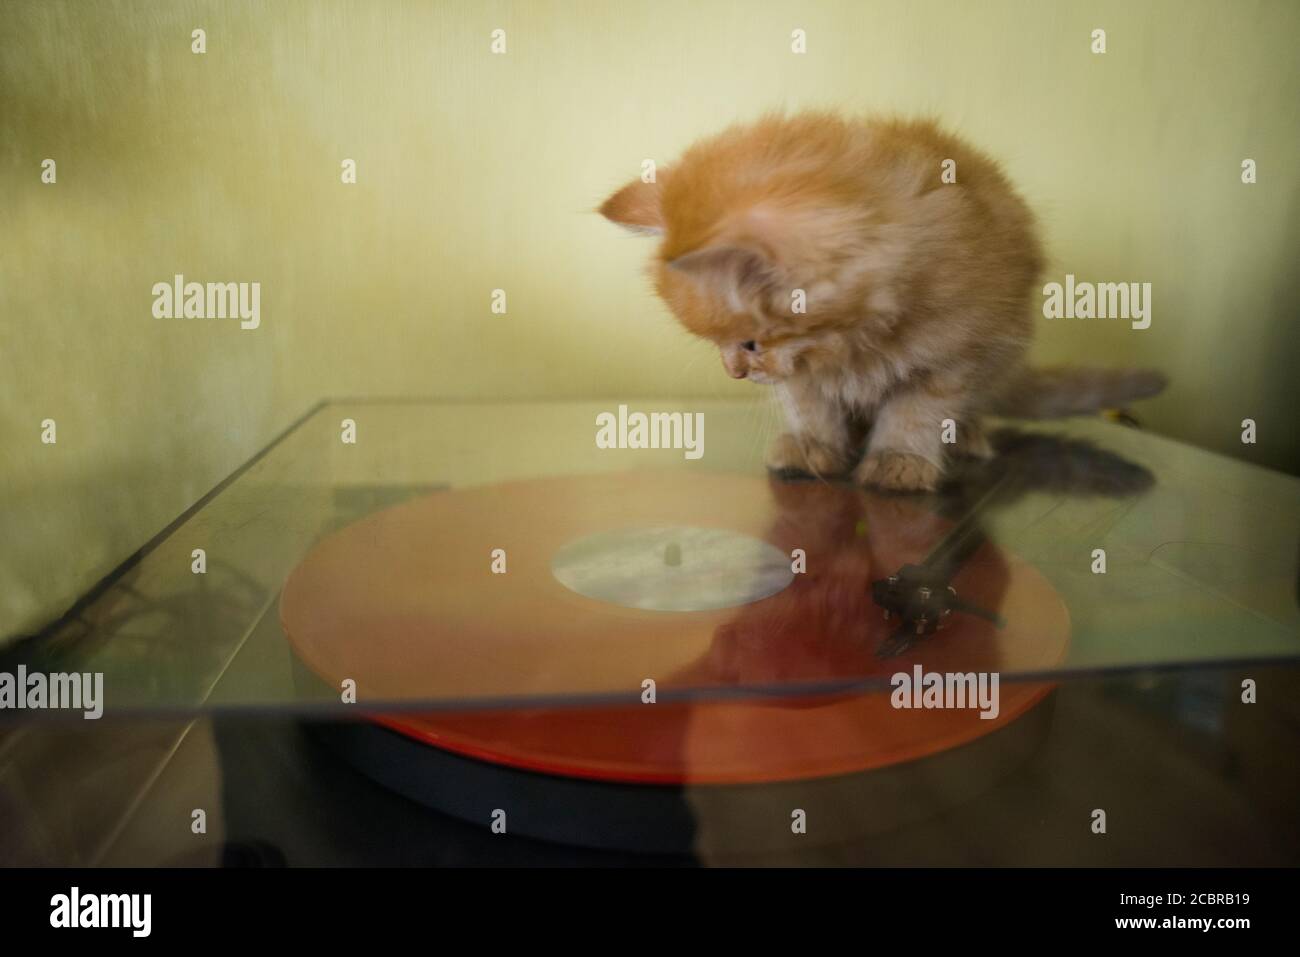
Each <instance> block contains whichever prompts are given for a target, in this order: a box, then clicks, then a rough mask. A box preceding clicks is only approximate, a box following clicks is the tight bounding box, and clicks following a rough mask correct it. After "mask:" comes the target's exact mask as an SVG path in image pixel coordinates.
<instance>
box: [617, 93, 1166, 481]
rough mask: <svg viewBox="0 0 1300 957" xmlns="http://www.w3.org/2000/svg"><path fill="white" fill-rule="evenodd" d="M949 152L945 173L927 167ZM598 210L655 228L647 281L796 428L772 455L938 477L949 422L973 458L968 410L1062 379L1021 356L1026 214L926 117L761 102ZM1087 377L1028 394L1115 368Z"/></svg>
mask: <svg viewBox="0 0 1300 957" xmlns="http://www.w3.org/2000/svg"><path fill="white" fill-rule="evenodd" d="M948 159H951V160H954V161H955V162H956V176H957V182H956V183H951V184H945V183H944V182H942V180H941V178H940V174H941V171H942V164H943V162H944V161H945V160H948ZM600 212H601V213H602V214H603V215H604V216H605V217H606V218H608V219H610V220H612V221H613V222H616V223H619V224H620V225H623V226H626V227H628V228H631V229H635V230H638V231H643V232H650V233H654V234H657V235H659V236H661V241H660V244H659V248H658V251H657V254H656V256H655V258H654V260H653V262H652V264H651V273H652V277H653V280H654V283H655V289H656V291H657V292H658V293H659V295H660V296H661V297H662V298H663V299H664V301H665V302H666V303H667V304H668V306H669V308H670V309H671V310H672V311H673V313H674V314H675V315H676V316H677V318H678V319H679V320H680V321H681V323H682V324H683V325H684V326H685V327H686V328H687V329H688V330H689V331H691V332H692V333H694V334H696V335H698V336H701V337H703V338H706V339H709V340H711V341H712V342H714V343H715V344H716V345H717V347H718V349H719V351H720V352H721V354H722V359H723V364H724V366H725V367H726V369H727V372H728V373H729V374H730V375H732V376H734V377H736V378H748V379H750V380H752V381H754V382H758V383H764V384H772V385H775V386H776V387H777V389H778V390H779V392H780V394H781V398H782V401H783V403H784V405H785V408H786V413H787V419H788V420H789V427H790V431H789V433H788V434H787V435H784V436H782V437H781V438H780V439H778V441H777V443H776V444H775V446H774V447H773V451H772V453H771V455H770V457H769V463H770V464H771V465H772V466H773V467H774V468H780V469H785V468H790V469H797V470H800V471H810V472H812V473H814V474H818V475H826V474H839V473H842V472H846V471H848V470H849V469H852V468H853V466H854V465H855V464H856V465H857V468H856V470H855V471H854V475H855V477H856V478H857V479H858V480H859V481H862V482H866V483H869V484H875V485H880V486H883V487H887V488H894V489H901V490H916V489H927V488H933V487H934V486H935V485H936V484H937V482H938V481H939V479H940V477H941V474H942V469H943V463H944V444H943V442H942V439H941V435H942V428H943V427H942V423H943V420H945V419H952V420H953V421H954V422H956V423H957V424H958V433H959V436H960V439H959V444H958V448H959V450H961V451H964V452H966V453H969V454H975V455H987V454H990V452H989V449H988V446H987V443H986V442H985V441H984V439H983V436H982V434H981V433H980V427H979V416H980V414H981V413H984V412H988V411H993V410H997V411H1006V407H1007V406H1008V404H1009V403H1021V402H1023V403H1025V404H1026V406H1029V405H1032V404H1033V403H1032V402H1031V401H1030V397H1029V396H1028V393H1027V392H1026V388H1025V387H1026V383H1030V384H1032V386H1033V387H1034V388H1035V389H1038V390H1039V391H1042V390H1046V391H1048V392H1051V391H1052V389H1053V388H1056V387H1054V386H1053V385H1052V383H1051V382H1049V381H1047V380H1046V379H1045V378H1044V377H1042V376H1041V375H1040V376H1038V377H1037V378H1034V377H1031V376H1029V375H1028V373H1027V371H1026V370H1024V368H1023V358H1024V354H1025V351H1026V349H1027V347H1028V345H1029V342H1030V340H1031V338H1032V334H1033V308H1034V304H1035V294H1036V293H1037V291H1038V289H1039V286H1038V283H1039V275H1040V273H1041V270H1042V267H1043V253H1042V249H1041V245H1040V243H1039V240H1038V235H1037V230H1036V228H1035V225H1034V220H1033V216H1032V214H1031V213H1030V211H1029V208H1028V207H1027V206H1026V205H1025V203H1024V201H1023V200H1021V198H1020V197H1019V196H1018V195H1017V194H1016V192H1015V190H1014V189H1013V188H1012V186H1011V184H1010V183H1009V182H1008V180H1007V178H1006V177H1005V176H1004V175H1003V174H1002V172H1001V170H1000V169H999V168H998V166H997V164H996V163H994V162H993V161H992V160H991V159H989V158H988V157H987V156H985V155H984V154H983V153H981V152H979V151H978V150H976V149H974V148H972V147H970V146H969V145H967V144H966V143H964V142H962V141H961V140H960V139H958V138H956V137H954V136H951V135H949V134H947V133H945V132H943V131H942V130H940V129H939V128H938V127H937V126H936V125H935V124H933V123H930V122H925V121H902V120H876V119H870V120H864V121H848V120H844V119H841V118H839V117H837V116H835V115H832V114H828V113H805V114H800V115H797V116H792V117H786V116H781V115H771V116H767V117H764V118H763V119H761V120H759V121H758V122H756V123H752V124H748V125H741V126H735V127H732V128H730V129H727V130H725V131H723V132H722V133H719V134H717V135H716V136H713V137H710V138H708V139H705V140H703V141H701V142H699V143H697V144H695V145H694V146H692V147H691V148H690V149H688V150H687V151H686V153H685V154H684V155H683V156H682V157H681V159H680V160H679V161H678V162H677V163H676V164H673V165H672V166H671V167H669V168H668V169H667V170H661V171H660V173H659V177H658V182H656V183H643V182H641V181H639V180H637V181H634V182H633V183H631V184H629V185H628V186H625V187H624V188H623V189H621V190H619V191H618V192H617V193H615V194H614V195H613V196H611V197H610V198H609V199H608V200H606V201H605V203H604V204H603V205H602V206H601V208H600ZM801 298H802V306H803V308H802V310H801V309H800V308H798V307H799V305H800V300H801ZM1088 376H1089V374H1088V373H1082V372H1080V373H1075V374H1073V376H1072V377H1067V378H1066V379H1065V380H1062V381H1063V383H1064V387H1065V388H1067V389H1075V388H1080V387H1084V386H1086V384H1087V383H1088V382H1090V381H1093V382H1098V383H1100V385H1099V386H1098V388H1096V389H1094V390H1093V391H1094V392H1096V393H1097V394H1096V395H1092V396H1090V397H1089V398H1088V399H1087V400H1086V401H1085V400H1083V399H1078V400H1076V401H1074V402H1070V401H1062V402H1056V403H1055V404H1054V403H1052V402H1050V401H1048V402H1044V403H1039V404H1038V406H1037V407H1039V408H1044V409H1051V408H1054V407H1057V406H1060V407H1061V408H1065V409H1068V410H1070V411H1080V410H1081V407H1083V406H1085V405H1087V404H1089V403H1092V405H1091V407H1092V408H1097V407H1100V406H1099V405H1098V404H1096V403H1101V404H1104V403H1105V401H1106V399H1107V398H1108V396H1109V394H1110V392H1108V389H1107V386H1108V385H1119V384H1120V380H1119V379H1118V378H1115V377H1113V376H1112V377H1110V378H1105V377H1104V376H1103V378H1102V379H1095V377H1094V379H1092V380H1090V379H1088ZM1057 391H1059V388H1057ZM1083 391H1085V392H1086V391H1088V390H1087V388H1083ZM1110 391H1113V390H1110ZM1121 391H1122V390H1121ZM1146 394H1150V393H1149V392H1148V393H1146ZM1125 397H1128V396H1125ZM863 421H869V422H871V423H872V425H871V429H870V438H869V440H868V443H867V446H866V449H865V454H862V450H860V449H859V448H857V439H858V438H860V433H861V429H859V428H856V427H855V424H856V423H860V422H863ZM859 459H860V461H859Z"/></svg>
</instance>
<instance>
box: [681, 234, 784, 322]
mask: <svg viewBox="0 0 1300 957" xmlns="http://www.w3.org/2000/svg"><path fill="white" fill-rule="evenodd" d="M667 264H668V266H669V268H671V269H676V270H678V271H680V272H683V273H686V274H687V275H688V276H690V277H691V278H692V279H694V280H695V281H696V282H697V283H699V284H700V285H701V286H703V287H705V288H706V289H708V290H709V291H710V292H712V293H714V294H716V295H720V296H723V297H724V298H725V299H726V300H727V301H728V302H729V303H730V304H731V306H732V308H733V309H736V310H740V309H743V308H744V306H743V303H744V302H745V301H746V300H747V299H749V298H750V297H752V296H755V295H758V294H759V293H761V292H762V291H763V290H764V289H766V288H767V287H768V286H770V285H771V284H772V283H773V282H774V281H775V279H776V270H775V268H774V267H773V265H772V262H771V260H770V259H769V258H768V257H767V256H766V255H764V254H763V253H762V252H760V251H759V250H758V249H757V248H755V247H753V246H750V245H748V244H731V243H726V244H721V245H710V246H705V247H703V248H701V249H695V250H692V251H691V252H688V253H683V254H682V255H680V256H675V257H674V258H672V259H669V260H668V263H667Z"/></svg>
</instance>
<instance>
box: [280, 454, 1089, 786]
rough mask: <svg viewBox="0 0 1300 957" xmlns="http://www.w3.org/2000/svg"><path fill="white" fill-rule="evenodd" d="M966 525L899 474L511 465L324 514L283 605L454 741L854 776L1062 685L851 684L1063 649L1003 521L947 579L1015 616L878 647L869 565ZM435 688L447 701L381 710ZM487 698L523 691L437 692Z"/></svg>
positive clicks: (372, 713)
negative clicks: (559, 474)
mask: <svg viewBox="0 0 1300 957" xmlns="http://www.w3.org/2000/svg"><path fill="white" fill-rule="evenodd" d="M951 527H952V526H951V523H949V522H948V521H947V520H945V519H943V518H941V517H939V516H937V515H934V514H932V513H930V512H927V511H925V510H924V509H922V508H920V507H919V506H918V505H916V504H914V503H913V502H911V501H909V500H908V499H907V498H905V497H898V496H878V495H873V494H870V493H868V492H865V491H863V490H860V489H856V488H852V487H849V486H845V485H833V484H828V483H822V482H783V481H780V480H777V479H775V478H772V479H764V478H757V477H751V476H744V475H732V474H712V473H698V472H689V473H688V472H636V473H625V474H614V475H584V476H578V477H566V478H554V479H540V480H529V481H520V482H508V483H502V484H499V485H491V486H483V487H477V488H467V489H461V490H455V491H447V492H438V493H434V494H430V495H427V496H425V497H422V498H419V499H417V500H413V501H410V502H407V503H405V504H402V505H398V506H395V507H393V508H389V509H386V510H384V511H381V512H378V513H376V514H374V515H371V516H369V517H367V518H366V519H364V520H362V521H359V522H357V523H356V524H354V525H351V526H349V527H347V528H345V529H343V530H341V531H339V532H337V533H335V534H333V535H331V536H329V537H327V538H326V539H325V540H323V541H322V542H321V543H320V544H319V545H317V546H316V547H315V548H314V549H313V550H312V551H311V552H310V553H309V554H308V556H307V557H306V558H305V559H304V560H303V562H302V563H301V564H300V565H299V566H298V567H297V568H296V569H295V570H294V572H293V573H292V574H291V575H290V577H289V579H288V581H287V582H286V584H285V587H284V591H283V595H282V597H281V606H280V609H281V620H282V623H283V625H284V630H285V633H286V635H287V636H288V640H289V643H290V645H291V647H292V649H293V651H294V653H295V654H296V656H297V657H298V658H299V659H300V661H301V662H302V663H303V664H304V665H305V666H306V667H307V669H308V670H309V671H310V672H312V673H314V674H315V676H317V677H318V678H320V679H321V680H322V681H323V682H324V683H325V684H327V685H329V686H330V687H333V688H339V687H340V685H341V683H342V682H343V681H344V680H345V679H349V678H350V679H352V680H353V681H355V682H356V691H357V696H358V705H357V707H358V708H359V709H362V710H364V711H365V712H366V714H367V717H368V719H369V720H371V721H374V722H377V723H380V724H382V725H384V726H386V727H388V728H391V729H393V730H395V731H397V732H399V733H401V734H403V735H405V736H407V737H408V738H412V739H415V740H418V741H420V742H423V743H426V744H428V745H431V746H433V747H436V748H440V749H444V750H446V751H450V752H454V753H456V754H461V755H465V756H469V757H473V758H476V759H480V760H482V761H487V762H492V763H494V764H499V765H503V766H507V767H512V768H520V769H526V770H532V771H540V772H546V773H549V774H554V775H562V776H566V777H571V778H582V779H595V780H601V781H617V782H633V783H643V784H679V783H695V784H738V783H759V782H771V781H786V780H798V779H807V778H816V777H824V776H828V775H838V774H846V773H851V772H860V771H867V770H871V769H873V768H879V767H884V766H887V765H893V764H896V763H899V762H904V761H909V760H914V759H917V758H921V757H924V756H926V755H930V754H934V753H936V752H939V751H943V750H945V749H949V748H953V747H956V746H958V745H961V744H965V743H967V742H970V741H973V740H975V739H977V738H979V737H981V736H983V735H986V734H988V733H990V732H992V731H995V730H997V729H998V728H1000V727H1003V726H1004V725H1006V724H1007V723H1008V722H1010V721H1014V720H1015V718H1016V717H1017V716H1019V715H1021V714H1023V713H1024V712H1025V711H1026V710H1027V709H1029V708H1031V707H1032V706H1033V705H1034V704H1035V703H1036V702H1038V701H1039V700H1040V699H1041V698H1042V697H1043V696H1044V695H1045V694H1047V692H1048V691H1049V690H1050V685H1045V684H1042V683H1020V682H1014V681H1010V680H1006V681H1000V682H999V685H998V695H997V698H998V700H997V708H996V716H988V717H983V716H981V714H982V711H983V713H984V714H988V713H989V712H990V710H991V709H989V708H984V709H982V711H981V709H979V708H975V707H966V708H947V709H927V708H908V709H903V708H898V707H895V702H894V701H892V700H891V692H890V691H889V690H883V691H869V692H863V691H860V690H850V689H849V686H850V685H853V684H855V683H858V684H860V683H863V682H866V681H869V680H873V679H874V680H875V682H876V684H875V687H878V688H888V687H889V684H888V682H889V679H890V676H892V675H894V674H897V673H904V674H907V675H909V676H911V675H914V674H915V673H916V672H915V669H916V668H917V667H918V666H919V668H920V669H921V672H922V673H931V672H937V673H940V674H944V673H962V674H965V673H976V674H979V673H984V674H999V675H1000V674H1002V673H1007V674H1008V675H1010V674H1012V673H1038V674H1041V673H1043V672H1045V671H1050V670H1051V669H1052V668H1054V667H1055V666H1057V665H1059V664H1060V663H1061V661H1062V660H1063V659H1064V657H1065V653H1066V650H1067V646H1068V640H1069V616H1068V614H1067V612H1066V609H1065V607H1064V605H1063V604H1062V602H1061V600H1060V598H1059V596H1058V595H1057V594H1056V592H1055V591H1054V590H1053V589H1052V587H1051V586H1050V585H1049V584H1048V582H1047V581H1046V580H1045V579H1044V578H1043V577H1042V576H1041V575H1040V574H1039V573H1038V572H1037V571H1035V570H1034V569H1033V568H1031V567H1030V566H1028V565H1027V564H1025V563H1024V562H1022V561H1020V560H1018V559H1015V558H1014V557H1012V556H1010V555H1007V554H1006V553H1005V552H1002V551H1000V550H999V549H996V548H995V547H993V546H992V545H989V544H983V545H980V546H979V548H978V549H977V550H975V551H974V553H973V554H971V555H970V556H969V558H968V559H967V560H966V561H965V562H964V563H963V564H962V565H961V567H960V568H959V569H958V571H957V572H956V574H955V576H954V577H953V579H952V585H953V587H954V588H955V589H956V591H957V593H958V595H959V596H960V598H961V599H962V601H964V602H968V603H970V604H972V605H976V606H979V607H981V608H983V609H985V610H987V611H989V612H992V613H996V614H997V615H1000V616H1001V618H1002V619H1003V621H1002V623H1001V625H998V624H995V623H994V622H993V621H990V620H987V619H986V618H984V617H979V616H977V615H970V614H961V613H956V614H953V615H952V616H951V617H950V619H948V620H947V624H946V627H945V628H944V629H943V630H941V631H939V632H937V633H935V634H933V635H930V636H927V637H925V638H923V639H920V640H918V641H917V642H916V643H915V644H914V645H913V646H912V647H911V648H910V649H909V650H908V651H906V652H904V653H903V654H901V655H899V656H897V657H892V658H880V657H878V656H877V651H878V649H879V648H880V646H881V644H882V642H884V641H885V640H886V639H888V638H889V637H890V635H891V634H892V633H893V632H894V628H895V624H896V623H895V622H891V621H887V620H885V618H884V617H883V615H882V612H881V609H880V608H879V607H877V606H876V604H875V603H874V602H873V599H872V595H871V583H872V582H873V581H875V580H877V579H881V578H884V577H886V576H888V575H891V574H893V573H895V572H896V571H897V570H898V569H899V568H901V567H902V566H904V565H907V564H914V563H919V562H921V561H922V560H924V559H925V557H926V556H927V555H928V554H929V553H930V552H931V551H932V549H933V548H934V547H935V545H936V544H938V543H939V542H940V541H941V540H942V539H943V538H944V536H945V534H946V533H948V532H949V531H950V530H951ZM647 681H650V682H653V686H652V687H653V689H654V692H655V697H656V703H653V704H651V703H644V698H645V697H646V696H647V693H646V690H645V689H646V688H647V687H651V686H649V685H647V684H646V682H647ZM584 698H586V699H599V700H602V701H603V702H606V703H601V704H591V703H589V702H584V701H583V700H582V699H584ZM421 700H423V701H435V700H436V701H437V702H438V707H439V710H436V711H428V712H422V713H409V712H405V711H402V712H398V711H393V710H387V711H385V709H384V708H383V707H382V705H384V704H388V705H390V706H394V705H397V704H398V703H406V704H409V703H412V702H418V701H421ZM485 701H486V702H494V701H495V702H502V701H508V702H510V704H509V706H505V705H499V704H498V705H494V706H492V707H490V708H486V709H485V708H482V707H476V708H474V709H468V708H466V709H463V710H449V709H448V705H453V704H454V703H455V702H475V703H482V702H485ZM610 701H613V702H614V703H613V704H610V703H608V702H610ZM367 702H371V703H373V704H372V705H371V706H370V707H369V708H367ZM623 702H626V703H623Z"/></svg>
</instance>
